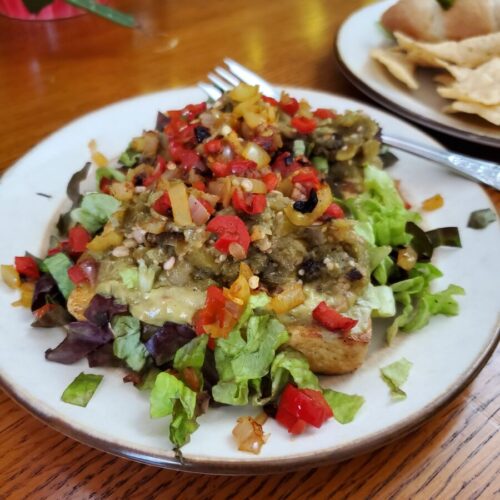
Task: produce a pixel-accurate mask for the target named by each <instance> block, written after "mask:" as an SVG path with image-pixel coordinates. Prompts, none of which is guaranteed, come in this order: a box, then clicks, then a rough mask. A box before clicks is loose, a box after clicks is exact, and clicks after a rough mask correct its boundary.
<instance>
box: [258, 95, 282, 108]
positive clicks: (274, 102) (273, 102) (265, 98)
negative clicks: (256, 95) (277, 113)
mask: <svg viewBox="0 0 500 500" xmlns="http://www.w3.org/2000/svg"><path fill="white" fill-rule="evenodd" d="M261 99H262V100H263V101H264V102H267V103H268V104H271V105H272V106H278V105H279V102H278V101H277V100H276V99H275V98H274V97H268V96H267V95H263V96H262V97H261Z"/></svg>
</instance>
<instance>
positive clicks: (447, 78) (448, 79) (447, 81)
mask: <svg viewBox="0 0 500 500" xmlns="http://www.w3.org/2000/svg"><path fill="white" fill-rule="evenodd" d="M434 81H435V82H437V83H440V84H441V85H445V86H446V87H450V86H451V85H453V84H454V83H455V78H453V77H452V76H451V75H449V74H448V73H439V75H436V76H435V77H434Z"/></svg>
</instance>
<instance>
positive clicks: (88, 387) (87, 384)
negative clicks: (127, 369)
mask: <svg viewBox="0 0 500 500" xmlns="http://www.w3.org/2000/svg"><path fill="white" fill-rule="evenodd" d="M102 379H103V376H102V375H95V374H93V373H83V372H82V373H80V375H78V377H76V378H75V380H73V382H71V384H69V385H68V387H66V389H65V390H64V392H63V394H62V396H61V399H62V400H63V401H64V402H65V403H69V404H71V405H76V406H83V407H86V406H87V404H88V402H89V401H90V400H91V399H92V396H93V395H94V392H95V391H96V389H97V387H98V386H99V384H100V383H101V380H102Z"/></svg>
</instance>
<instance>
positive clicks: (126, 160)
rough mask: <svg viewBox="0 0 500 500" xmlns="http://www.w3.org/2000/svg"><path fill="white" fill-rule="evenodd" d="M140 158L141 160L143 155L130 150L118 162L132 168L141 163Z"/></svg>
mask: <svg viewBox="0 0 500 500" xmlns="http://www.w3.org/2000/svg"><path fill="white" fill-rule="evenodd" d="M140 158H141V153H139V151H136V150H135V149H133V148H128V149H127V150H126V151H124V152H123V153H122V154H121V155H120V158H118V161H119V162H120V163H121V164H122V165H124V166H125V167H129V168H130V167H133V166H134V165H135V164H136V163H137V162H138V161H139V159H140Z"/></svg>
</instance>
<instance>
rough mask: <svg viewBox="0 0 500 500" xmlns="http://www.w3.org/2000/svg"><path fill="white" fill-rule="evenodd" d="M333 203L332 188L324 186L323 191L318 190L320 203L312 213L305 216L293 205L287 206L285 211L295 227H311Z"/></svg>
mask: <svg viewBox="0 0 500 500" xmlns="http://www.w3.org/2000/svg"><path fill="white" fill-rule="evenodd" d="M332 201H333V197H332V192H331V190H330V186H328V184H323V186H322V187H321V189H319V190H318V203H317V205H316V207H315V209H314V210H313V211H312V212H310V213H305V214H303V213H301V212H298V211H297V210H295V209H294V208H293V205H288V206H286V207H285V208H284V210H283V211H284V212H285V215H286V216H287V217H288V219H289V220H290V222H291V223H292V224H293V225H295V226H310V225H311V224H312V223H313V222H314V221H315V220H316V219H318V218H319V217H321V216H322V215H323V214H324V213H325V210H326V209H327V208H328V207H329V206H330V204H331V203H332Z"/></svg>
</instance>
